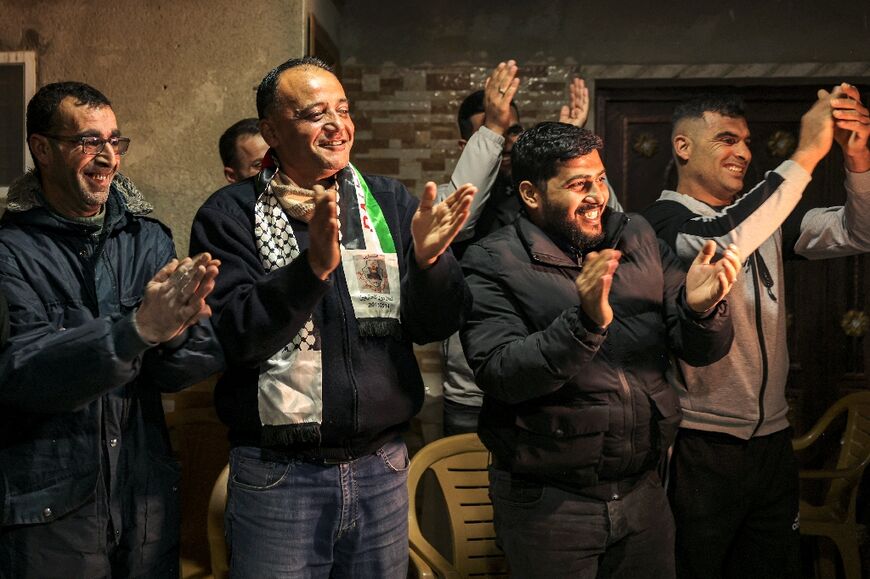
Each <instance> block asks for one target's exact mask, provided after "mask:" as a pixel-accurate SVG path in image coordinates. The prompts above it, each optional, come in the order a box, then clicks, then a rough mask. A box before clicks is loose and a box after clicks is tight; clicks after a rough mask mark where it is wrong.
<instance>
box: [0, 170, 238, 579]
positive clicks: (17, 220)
mask: <svg viewBox="0 0 870 579" xmlns="http://www.w3.org/2000/svg"><path fill="white" fill-rule="evenodd" d="M150 210H151V208H150V205H148V204H147V203H145V202H144V201H143V200H142V199H141V197H140V196H139V193H138V191H137V190H136V189H135V187H134V186H133V185H132V183H130V182H129V181H128V180H127V179H126V178H124V177H122V176H120V175H118V176H116V177H115V180H114V181H113V183H112V187H111V191H110V194H109V199H108V202H107V203H106V217H105V222H104V225H103V229H102V233H97V232H96V231H95V229H94V228H91V227H89V226H86V225H82V224H80V223H74V222H70V221H67V220H64V219H62V218H59V217H58V216H56V215H55V214H53V213H51V212H49V211H48V210H47V209H46V208H45V207H44V202H43V200H42V197H41V193H40V191H39V182H38V180H37V179H36V177H35V176H32V175H29V176H27V177H25V178H23V179H21V180H20V181H18V182H17V183H16V184H14V185H13V186H12V189H10V193H9V209H7V212H6V213H5V215H4V216H3V220H2V227H0V292H2V293H3V294H5V296H6V298H7V300H8V302H9V314H10V321H11V336H10V340H9V343H8V345H7V347H6V349H5V350H4V351H3V355H2V357H0V524H2V525H3V526H5V525H26V524H33V523H46V522H49V523H50V522H51V521H53V520H55V519H56V518H58V517H61V516H63V515H66V514H67V513H69V512H71V511H73V510H75V509H78V508H79V507H81V506H82V505H83V504H85V503H86V502H88V501H89V500H93V498H94V496H95V493H98V494H99V493H100V492H103V493H105V490H102V491H101V489H104V485H103V484H101V483H100V477H101V476H102V477H103V479H104V481H105V482H106V484H108V486H109V487H110V489H111V492H110V495H109V497H108V502H109V508H110V513H111V516H112V522H113V524H114V525H115V528H118V529H120V528H124V529H125V533H126V532H127V531H128V530H130V531H133V532H134V533H135V536H134V537H133V538H132V539H129V543H130V544H135V545H137V546H139V547H138V548H141V549H142V552H143V553H145V554H144V555H143V558H144V559H143V563H144V564H146V567H147V564H148V563H149V561H147V559H148V557H151V556H155V553H157V554H164V553H165V552H167V548H168V546H171V545H173V544H175V545H176V546H177V544H178V538H179V526H178V515H179V513H178V509H177V507H178V504H177V503H178V497H177V494H178V493H177V487H178V480H179V474H180V471H179V467H178V464H177V462H176V461H175V460H174V459H173V458H172V456H171V449H170V447H169V438H168V433H167V430H166V424H165V421H164V418H163V407H162V404H161V398H160V393H161V392H169V391H176V390H179V389H181V388H184V387H185V386H189V385H191V384H193V383H195V382H197V381H198V380H202V379H204V378H206V377H207V376H209V375H211V374H213V373H215V372H218V371H220V370H221V369H222V367H223V355H222V353H221V350H220V346H219V344H218V342H217V340H216V339H215V336H214V333H213V331H212V329H211V326H210V324H209V323H208V322H203V323H201V324H198V325H196V326H194V327H192V328H190V330H189V331H188V333H187V334H186V339H185V338H182V339H181V340H179V342H180V343H174V344H172V345H171V346H169V345H163V346H158V347H154V348H151V347H149V346H148V345H147V344H146V343H144V342H143V341H142V339H141V338H140V337H139V336H138V334H137V332H136V330H135V328H134V327H133V324H132V322H131V319H132V315H131V314H132V312H133V311H134V310H135V308H136V307H137V306H138V305H139V302H140V301H141V299H142V294H143V290H144V289H145V285H146V283H147V282H148V281H149V280H150V279H151V278H152V277H153V276H154V274H155V273H157V271H158V270H159V269H161V268H162V267H163V266H164V265H165V264H166V263H167V262H169V261H170V260H171V259H172V258H173V257H174V256H175V248H174V245H173V243H172V238H171V237H170V235H169V232H168V230H167V229H166V228H165V227H164V226H163V225H162V224H161V223H159V222H158V221H156V220H154V219H150V218H148V217H145V216H144V215H145V214H146V213H148V212H150ZM101 498H102V497H101ZM96 529H97V527H96V526H94V528H93V532H94V533H96V535H97V536H96V537H93V540H94V541H96V543H95V544H96V545H101V544H103V542H104V541H106V540H107V538H106V536H105V532H104V527H101V530H100V531H97V530H96ZM89 530H91V529H89V528H87V526H86V525H83V526H82V533H83V534H86V533H88V532H89ZM137 560H139V558H138V557H137ZM52 572H55V573H62V571H61V570H58V569H54V570H52Z"/></svg>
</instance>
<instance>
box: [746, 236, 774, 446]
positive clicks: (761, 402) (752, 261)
mask: <svg viewBox="0 0 870 579" xmlns="http://www.w3.org/2000/svg"><path fill="white" fill-rule="evenodd" d="M756 259H757V257H756V253H753V254H752V257H751V258H750V260H749V267H750V268H751V269H752V289H753V292H754V293H755V329H756V331H757V332H758V346H759V348H760V349H761V390H760V391H759V393H758V424H756V425H755V428H754V429H753V430H752V434H751V435H750V436H755V433H756V432H758V429H759V428H761V425H762V424H763V423H764V392H765V390H767V346H766V344H765V342H764V326H763V325H762V320H761V289H760V288H759V287H758V264H757V262H756ZM768 291H770V290H768Z"/></svg>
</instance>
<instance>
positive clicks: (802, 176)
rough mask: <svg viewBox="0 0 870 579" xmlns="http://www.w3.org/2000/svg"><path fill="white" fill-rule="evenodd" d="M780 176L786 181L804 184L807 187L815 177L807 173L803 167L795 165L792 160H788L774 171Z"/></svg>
mask: <svg viewBox="0 0 870 579" xmlns="http://www.w3.org/2000/svg"><path fill="white" fill-rule="evenodd" d="M774 171H776V172H777V173H779V174H780V176H781V177H782V178H783V179H785V180H786V181H791V182H794V183H797V184H803V185H804V186H806V184H807V183H809V182H810V181H811V180H812V178H813V176H812V175H810V174H809V173H807V172H806V170H805V169H804V168H803V167H801V166H800V165H799V164H797V163H795V162H794V161H792V160H791V159H787V160H785V161H783V162H782V163H780V164H779V167H777V168H776V169H774Z"/></svg>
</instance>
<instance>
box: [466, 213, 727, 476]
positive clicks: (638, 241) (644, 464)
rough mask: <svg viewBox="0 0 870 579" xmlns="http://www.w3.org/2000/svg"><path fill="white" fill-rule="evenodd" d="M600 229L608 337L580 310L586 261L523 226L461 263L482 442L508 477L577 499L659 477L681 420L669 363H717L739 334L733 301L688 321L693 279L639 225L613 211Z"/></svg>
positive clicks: (523, 220)
mask: <svg viewBox="0 0 870 579" xmlns="http://www.w3.org/2000/svg"><path fill="white" fill-rule="evenodd" d="M605 219H606V225H605V231H606V232H607V238H606V239H605V241H604V242H603V243H602V247H614V248H616V249H619V250H620V251H622V259H621V262H620V265H619V267H618V269H617V270H616V273H615V275H614V280H613V285H612V289H611V292H610V304H611V306H612V307H613V311H614V319H613V323H612V324H611V325H610V327H609V328H608V330H607V331H606V333H605V334H603V335H602V334H599V333H597V332H596V331H595V330H596V329H595V328H594V324H593V323H592V322H591V321H590V320H588V318H586V316H585V315H584V314H583V313H582V309H581V308H580V305H579V301H580V300H579V296H578V293H577V289H576V287H575V284H574V279H575V278H576V277H577V276H578V275H579V273H580V271H581V269H582V265H580V264H578V261H581V262H582V257H579V258H577V259H572V258H571V257H569V256H568V255H567V254H566V253H565V252H564V251H563V250H562V249H560V248H559V247H558V246H557V245H556V244H555V243H554V242H553V241H552V239H551V238H550V237H548V236H547V234H545V233H544V232H543V231H542V230H541V229H539V228H538V227H536V226H535V225H534V224H533V223H532V222H531V221H529V220H528V218H527V217H526V216H524V215H523V216H521V217H520V218H519V219H518V220H517V221H516V222H515V223H514V224H512V225H509V226H507V227H505V228H503V229H500V230H499V231H497V232H495V233H493V234H492V235H490V236H489V237H487V238H486V239H484V240H483V241H481V242H480V243H478V244H477V245H472V246H471V247H470V248H469V249H468V251H467V252H466V254H465V257H464V258H463V262H462V265H463V269H464V270H465V273H466V276H467V280H468V283H469V286H470V288H471V292H472V295H473V296H474V307H473V309H472V314H471V316H470V318H469V320H468V322H467V324H466V325H465V327H464V329H463V331H462V345H463V348H464V349H465V352H466V354H467V356H468V360H469V363H470V365H471V367H472V369H474V372H475V377H476V380H477V383H478V384H479V385H480V387H481V388H482V389H483V391H484V393H485V397H484V404H483V411H482V414H481V421H480V428H479V430H480V435H481V438H482V439H483V441H484V443H485V444H486V445H487V447H488V448H489V449H490V450H491V451H492V453H493V455H494V456H495V460H496V462H497V463H498V464H499V465H500V466H502V467H503V468H506V469H508V470H510V471H512V472H514V473H528V474H529V475H530V476H534V477H537V478H539V479H542V480H544V481H545V482H548V483H551V484H554V485H556V486H560V487H564V488H567V489H569V490H577V491H582V490H583V489H587V488H592V487H596V486H598V485H601V484H604V483H608V482H611V481H619V480H622V479H626V478H629V477H633V476H637V475H640V474H642V473H644V472H646V471H647V470H649V469H650V468H652V467H654V466H655V465H656V464H657V462H658V460H659V458H660V453H661V451H662V450H663V449H664V448H666V447H667V445H668V444H669V442H670V440H671V437H672V435H673V432H674V430H675V428H676V425H677V423H678V421H679V407H678V402H677V397H676V395H675V393H674V392H673V391H672V390H671V387H670V386H669V385H668V383H667V381H666V379H665V372H666V371H667V370H668V369H669V368H670V359H669V355H670V354H671V353H674V354H675V355H677V356H679V357H681V358H682V359H684V360H686V361H687V362H689V363H692V364H698V365H700V364H706V363H710V362H713V361H715V360H717V359H719V358H720V357H721V356H723V355H724V354H725V353H726V352H727V351H728V347H729V346H730V344H731V340H732V337H733V334H732V329H731V324H730V319H729V318H728V317H727V315H725V313H726V311H727V309H726V307H725V304H724V302H723V303H721V304H720V305H719V306H718V307H717V309H716V310H715V311H714V313H713V314H712V315H711V316H710V317H708V318H706V319H703V320H698V319H697V316H695V315H694V314H693V313H691V311H690V310H689V308H688V307H687V306H686V305H685V303H684V297H683V294H684V290H683V284H684V282H685V274H684V270H683V269H682V268H681V266H680V263H679V262H678V261H677V259H676V256H674V255H673V253H672V252H671V251H670V250H669V249H668V248H667V247H666V246H664V245H663V244H662V243H660V242H659V241H658V240H657V239H656V237H655V234H654V233H653V231H652V228H650V227H649V225H648V224H647V223H646V221H644V220H643V218H641V217H632V218H631V219H630V220H629V218H628V217H627V216H626V215H624V214H622V213H616V212H610V211H609V210H608V213H607V214H606V215H605ZM587 328H592V331H590V330H589V329H587Z"/></svg>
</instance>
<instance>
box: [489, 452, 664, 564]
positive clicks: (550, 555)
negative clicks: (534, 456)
mask: <svg viewBox="0 0 870 579" xmlns="http://www.w3.org/2000/svg"><path fill="white" fill-rule="evenodd" d="M489 492H490V498H491V499H492V506H493V510H494V515H495V516H494V522H495V532H496V535H497V537H498V543H499V546H500V547H501V548H502V549H503V550H504V552H505V554H506V555H507V558H508V565H509V566H510V570H511V576H513V577H523V578H524V579H532V578H536V577H541V578H547V579H553V578H556V577H566V578H567V577H571V578H573V579H594V578H596V577H598V578H603V577H613V578H616V577H621V578H624V579H635V578H637V577H644V578H645V579H654V578H660V579H673V577H674V575H675V563H674V518H673V516H672V515H671V510H670V509H669V508H668V501H667V497H666V496H665V491H664V489H663V488H662V485H661V483H659V480H658V476H656V475H655V474H653V473H650V475H648V476H646V477H645V478H643V479H642V480H641V481H640V482H639V483H638V484H637V486H636V487H634V488H633V489H632V490H631V491H630V492H628V493H626V494H624V495H622V496H620V497H619V498H618V499H616V500H610V501H603V500H599V499H593V498H589V497H584V496H582V495H579V494H574V493H569V492H567V491H564V490H561V489H558V488H556V487H552V486H549V485H542V484H539V483H537V482H533V481H529V480H524V479H521V478H516V477H512V476H511V474H510V473H509V472H506V471H503V470H499V469H496V468H492V467H490V470H489Z"/></svg>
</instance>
